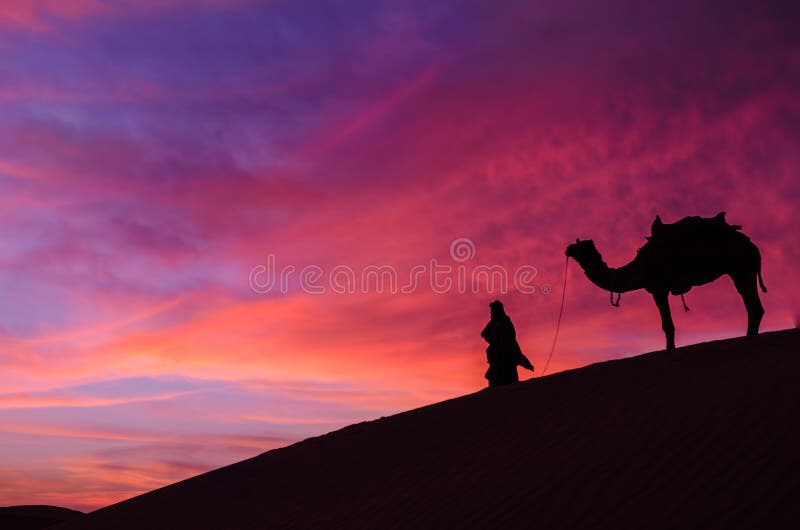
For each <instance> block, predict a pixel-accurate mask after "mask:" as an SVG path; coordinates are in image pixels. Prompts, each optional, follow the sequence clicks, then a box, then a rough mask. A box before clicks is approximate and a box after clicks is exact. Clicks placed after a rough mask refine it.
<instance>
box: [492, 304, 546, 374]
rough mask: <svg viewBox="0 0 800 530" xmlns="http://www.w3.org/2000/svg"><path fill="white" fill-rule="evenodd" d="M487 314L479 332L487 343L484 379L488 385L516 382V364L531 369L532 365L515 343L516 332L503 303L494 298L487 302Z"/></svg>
mask: <svg viewBox="0 0 800 530" xmlns="http://www.w3.org/2000/svg"><path fill="white" fill-rule="evenodd" d="M489 314H490V320H489V323H488V324H486V327H485V328H483V331H482V332H481V337H483V338H484V339H485V340H486V342H488V343H489V346H488V347H487V348H486V361H487V362H488V363H489V369H488V370H487V371H486V379H488V380H489V386H490V387H494V386H500V385H507V384H509V383H516V382H518V381H519V376H518V375H517V365H519V366H522V367H523V368H527V369H528V370H531V371H533V365H532V364H531V362H530V361H529V360H528V358H527V357H525V355H523V353H522V350H521V349H520V347H519V343H517V332H516V330H515V329H514V324H513V323H512V322H511V318H510V317H509V316H508V315H507V314H506V312H505V310H504V308H503V303H502V302H500V301H499V300H495V301H494V302H492V303H491V304H489Z"/></svg>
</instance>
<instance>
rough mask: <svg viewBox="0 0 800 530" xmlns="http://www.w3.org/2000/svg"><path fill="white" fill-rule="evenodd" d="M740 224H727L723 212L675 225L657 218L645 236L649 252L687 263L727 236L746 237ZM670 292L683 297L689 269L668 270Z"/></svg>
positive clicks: (689, 285)
mask: <svg viewBox="0 0 800 530" xmlns="http://www.w3.org/2000/svg"><path fill="white" fill-rule="evenodd" d="M741 228H742V227H741V226H739V225H730V224H728V222H727V221H726V220H725V212H720V213H718V214H717V215H715V216H714V217H699V216H690V217H684V218H683V219H681V220H680V221H676V222H674V223H664V222H663V221H662V220H661V217H659V216H656V218H655V220H654V221H653V224H652V226H651V227H650V236H647V237H646V239H647V244H646V245H645V247H648V249H649V250H651V251H654V252H656V253H657V254H658V255H662V256H670V257H672V258H678V263H681V264H686V263H688V262H689V261H690V259H692V258H693V257H696V256H698V255H701V256H702V255H703V254H704V253H707V252H713V249H714V247H715V246H716V243H718V242H719V241H722V240H723V239H725V238H726V237H731V236H733V235H734V234H735V236H734V237H747V236H745V235H744V234H742V233H741V232H739V230H741ZM670 276H671V279H670V292H671V293H672V294H673V295H682V294H685V293H687V292H688V291H689V290H690V289H691V288H692V273H691V271H690V270H689V269H686V268H684V267H682V266H680V265H679V266H677V267H675V268H672V269H671V270H670Z"/></svg>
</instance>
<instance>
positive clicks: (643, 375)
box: [58, 330, 800, 530]
mask: <svg viewBox="0 0 800 530" xmlns="http://www.w3.org/2000/svg"><path fill="white" fill-rule="evenodd" d="M799 379H800V332H798V331H797V330H789V331H781V332H775V333H765V334H762V335H759V336H757V337H751V338H737V339H731V340H724V341H717V342H710V343H705V344H698V345H694V346H689V347H685V348H680V349H678V350H676V351H672V352H665V351H659V352H654V353H650V354H646V355H641V356H639V357H634V358H630V359H624V360H618V361H610V362H606V363H600V364H595V365H592V366H589V367H586V368H582V369H579V370H573V371H570V372H564V373H561V374H556V375H553V376H549V377H546V378H543V379H538V380H533V381H528V382H525V383H521V384H519V385H516V386H513V387H507V388H500V389H493V390H492V391H481V392H478V393H476V394H472V395H468V396H464V397H461V398H458V399H454V400H451V401H447V402H443V403H438V404H435V405H431V406H428V407H424V408H421V409H417V410H412V411H410V412H406V413H403V414H398V415H396V416H392V417H390V418H385V419H381V420H377V421H373V422H368V423H361V424H357V425H352V426H350V427H347V428H345V429H342V430H340V431H337V432H334V433H331V434H328V435H325V436H321V437H318V438H312V439H308V440H305V441H303V442H300V443H297V444H295V445H292V446H290V447H286V448H283V449H278V450H275V451H270V452H268V453H265V454H263V455H261V456H258V457H256V458H253V459H250V460H246V461H244V462H240V463H238V464H234V465H232V466H228V467H226V468H223V469H219V470H216V471H213V472H210V473H207V474H205V475H201V476H198V477H195V478H192V479H190V480H186V481H184V482H181V483H178V484H174V485H172V486H169V487H166V488H163V489H161V490H157V491H154V492H151V493H148V494H145V495H142V496H140V497H136V498H134V499H130V500H128V501H125V502H122V503H120V504H117V505H114V506H110V507H108V508H104V509H102V510H99V511H97V512H94V513H92V514H90V515H88V516H87V517H85V518H82V519H81V520H79V521H75V522H72V523H66V524H64V525H62V526H59V527H58V528H59V529H60V530H67V529H98V528H102V529H109V530H110V529H114V530H123V529H136V530H145V529H165V530H167V529H169V530H176V529H182V528H190V529H208V530H227V529H235V530H238V529H251V528H252V529H267V528H324V529H326V528H367V529H370V530H378V529H389V528H439V529H449V528H452V529H462V528H503V529H507V528H591V529H599V528H608V529H614V530H619V529H624V528H635V529H637V530H647V529H654V528H670V529H673V528H680V529H685V528H702V529H709V528H754V529H755V528H764V529H770V528H800V519H798V516H799V515H800V466H798V453H799V452H800V382H799Z"/></svg>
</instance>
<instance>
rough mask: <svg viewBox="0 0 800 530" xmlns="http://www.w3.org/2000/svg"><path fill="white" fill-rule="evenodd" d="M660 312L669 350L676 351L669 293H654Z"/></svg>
mask: <svg viewBox="0 0 800 530" xmlns="http://www.w3.org/2000/svg"><path fill="white" fill-rule="evenodd" d="M653 300H655V302H656V306H657V307H658V312H659V314H661V329H663V330H664V334H665V335H666V336H667V349H668V350H674V349H675V324H673V323H672V313H670V310H669V292H668V291H665V292H663V293H653Z"/></svg>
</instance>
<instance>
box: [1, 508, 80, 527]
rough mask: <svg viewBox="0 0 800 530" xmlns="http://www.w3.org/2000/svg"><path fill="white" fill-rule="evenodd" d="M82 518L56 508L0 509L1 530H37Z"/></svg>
mask: <svg viewBox="0 0 800 530" xmlns="http://www.w3.org/2000/svg"><path fill="white" fill-rule="evenodd" d="M78 517H83V513H81V512H77V511H75V510H70V509H67V508H59V507H58V506H46V505H29V506H8V507H5V508H0V528H1V529H2V530H39V529H41V528H49V527H51V526H53V525H54V524H56V523H60V522H63V521H71V520H73V519H77V518H78Z"/></svg>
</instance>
